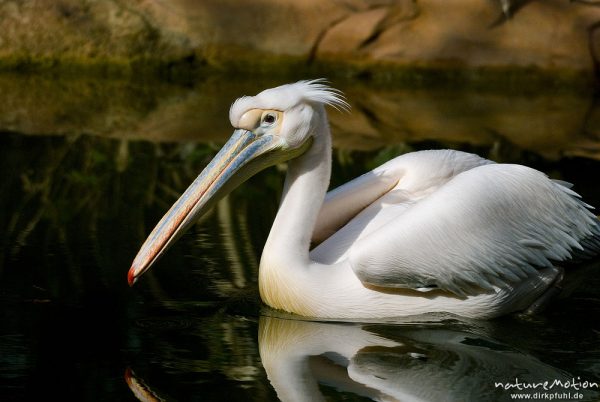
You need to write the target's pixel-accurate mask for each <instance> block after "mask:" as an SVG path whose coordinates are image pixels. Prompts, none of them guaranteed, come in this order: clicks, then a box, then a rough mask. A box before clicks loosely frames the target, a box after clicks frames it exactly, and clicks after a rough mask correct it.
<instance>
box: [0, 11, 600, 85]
mask: <svg viewBox="0 0 600 402" xmlns="http://www.w3.org/2000/svg"><path fill="white" fill-rule="evenodd" d="M599 3H600V2H599ZM599 6H600V4H596V1H595V0H544V1H534V0H532V1H528V0H453V1H447V0H327V1H323V0H244V1H239V0H202V1H199V0H0V65H1V66H4V68H5V69H6V68H8V69H10V68H23V67H28V66H34V67H47V66H56V65H64V64H77V65H84V66H86V65H108V66H117V68H123V67H125V66H126V67H129V68H132V69H135V68H137V67H139V66H141V65H156V64H159V65H160V64H165V63H167V64H168V63H191V64H197V65H208V66H212V67H221V68H227V67H236V68H262V67H265V66H266V67H268V66H269V65H270V64H272V63H274V62H282V61H288V62H300V63H304V64H318V63H327V62H331V61H335V62H336V63H339V64H340V65H346V66H348V65H352V66H355V67H356V66H358V67H360V68H365V66H367V67H368V68H373V67H389V66H392V67H397V66H408V67H425V68H436V69H437V68H448V67H449V68H461V69H464V68H515V67H518V68H535V69H540V70H549V71H558V72H562V73H567V74H575V75H583V76H585V77H586V78H588V79H595V77H596V69H597V65H598V61H599V60H600V30H599V29H598V28H599V27H600V7H599ZM119 66H120V67H119Z"/></svg>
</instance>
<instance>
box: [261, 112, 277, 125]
mask: <svg viewBox="0 0 600 402" xmlns="http://www.w3.org/2000/svg"><path fill="white" fill-rule="evenodd" d="M276 121H277V114H275V113H265V114H264V116H263V117H262V125H263V126H271V125H273V124H274V123H275V122H276Z"/></svg>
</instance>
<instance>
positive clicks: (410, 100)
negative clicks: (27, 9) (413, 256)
mask: <svg viewBox="0 0 600 402" xmlns="http://www.w3.org/2000/svg"><path fill="white" fill-rule="evenodd" d="M271 84H276V83H275V82H272V83H271V82H268V81H266V82H261V81H256V80H255V81H241V82H226V81H222V80H218V79H215V80H206V81H202V82H200V83H194V84H186V85H173V84H167V83H162V82H148V83H140V82H136V83H132V82H125V81H123V82H120V81H108V82H104V81H95V80H66V79H64V78H63V79H48V78H46V79H42V78H39V77H18V78H15V77H11V76H2V77H0V88H2V91H1V92H0V101H2V107H1V110H0V131H1V132H0V177H1V178H2V179H1V180H0V195H1V197H0V230H1V231H0V233H1V234H0V319H1V323H2V324H1V326H0V400H2V401H17V400H33V399H42V398H43V399H58V400H98V401H109V400H110V401H120V400H123V401H134V400H136V395H137V398H139V399H141V400H160V399H164V400H179V401H235V400H251V401H269V400H277V399H278V398H277V395H280V397H282V398H287V399H288V400H306V401H315V400H319V399H320V398H324V399H325V400H332V401H337V400H351V401H352V400H370V399H374V400H385V401H392V400H430V401H446V400H448V401H496V400H511V394H512V393H515V391H516V390H515V389H514V388H513V389H511V390H504V389H501V388H499V387H496V386H495V383H497V382H501V383H504V384H506V383H513V384H516V382H519V383H521V384H525V383H527V384H533V385H536V386H537V387H538V388H537V389H536V390H528V391H526V392H525V391H524V392H525V393H530V394H534V393H535V392H542V393H546V394H553V395H554V400H588V401H591V400H598V399H599V398H600V392H597V391H598V390H593V389H592V390H590V389H589V387H587V388H586V387H585V383H584V382H585V381H588V382H599V383H600V322H599V321H598V317H599V316H600V275H598V272H600V271H598V268H596V269H594V267H591V268H587V270H586V268H581V269H579V270H577V272H576V273H573V274H572V275H569V278H570V281H569V283H568V284H567V288H568V290H569V292H568V294H566V295H565V296H564V297H563V298H562V299H560V300H558V301H556V302H555V303H554V304H553V305H552V306H551V307H550V309H549V310H547V311H546V312H545V313H543V314H540V315H539V316H536V317H533V318H523V317H518V316H511V317H504V318H501V319H497V320H493V321H469V320H462V319H458V318H456V317H450V316H428V317H417V318H411V319H407V320H402V321H396V322H385V323H333V322H310V321H304V320H297V319H292V318H291V317H288V316H281V315H280V314H278V313H276V312H273V311H270V310H269V309H266V308H264V307H263V306H261V304H260V300H259V298H258V292H257V285H256V280H257V269H258V260H259V257H260V253H261V249H262V245H263V243H264V241H265V239H266V236H267V234H268V231H269V228H270V225H271V221H272V219H273V217H274V215H275V212H276V209H277V203H278V199H279V193H280V190H281V186H282V183H283V177H284V173H283V171H282V170H281V169H277V168H272V169H269V170H268V171H265V172H263V173H261V174H259V175H257V176H256V177H254V178H253V179H251V180H250V181H249V182H247V183H246V184H244V185H243V186H242V187H241V188H240V189H239V190H238V191H235V192H234V193H232V194H231V195H230V196H229V197H227V198H225V199H224V200H223V201H221V202H220V203H219V204H218V206H217V207H216V208H214V210H213V211H212V212H211V213H209V214H208V215H207V216H206V217H204V218H203V219H202V221H201V222H200V224H198V225H196V226H194V227H193V228H192V230H191V231H190V232H189V233H188V234H186V235H185V236H184V237H183V238H182V239H181V240H180V241H179V242H178V243H177V244H176V245H175V246H174V247H173V248H172V249H171V251H170V252H169V253H168V254H167V255H165V257H164V258H163V259H162V260H161V261H160V262H159V263H158V264H157V265H156V266H155V267H154V268H153V269H152V270H151V271H150V272H149V273H148V274H146V275H145V276H144V277H143V278H142V280H141V281H140V282H139V283H138V284H137V285H136V286H135V287H134V288H133V289H130V288H129V287H128V286H127V282H126V273H127V270H128V268H129V265H130V263H131V260H132V259H133V257H134V255H135V254H136V252H137V250H138V248H139V246H140V245H141V243H142V242H143V240H144V239H145V237H146V235H147V234H148V232H149V231H150V229H152V227H153V226H154V224H155V223H156V222H157V220H158V219H159V218H160V217H161V216H162V214H163V213H164V212H165V211H166V210H167V208H168V207H169V206H170V205H171V204H172V203H173V201H174V200H175V199H176V198H177V196H178V195H179V194H180V193H181V191H183V190H184V189H185V188H186V187H187V185H188V184H189V183H190V182H191V180H193V178H195V176H196V175H197V174H198V173H199V172H200V170H201V169H202V167H203V166H204V165H205V164H206V163H207V162H208V161H209V160H210V158H211V157H212V156H213V155H214V154H215V153H216V150H217V149H218V145H219V144H221V143H222V142H223V141H224V140H225V139H226V138H227V136H228V134H229V133H230V128H229V127H228V121H227V110H228V107H229V104H230V103H231V101H232V100H233V99H234V98H235V97H237V96H239V95H242V94H252V93H255V92H256V91H257V90H259V89H260V88H262V87H264V86H269V85H271ZM342 89H344V90H345V91H346V92H347V93H348V96H349V101H350V103H351V104H352V106H353V112H352V114H350V115H341V114H332V116H331V120H332V127H333V130H334V137H335V138H334V142H335V145H336V149H335V152H334V159H335V160H334V177H333V179H332V181H333V183H334V184H338V183H341V182H344V181H346V180H348V179H349V178H351V177H354V176H356V175H358V174H360V173H362V172H364V171H366V170H368V169H370V168H372V167H374V166H376V165H377V164H379V163H381V162H383V161H385V160H387V159H389V158H391V157H393V156H395V155H396V154H399V153H402V152H407V151H410V150H413V149H423V148H439V147H453V148H457V149H463V150H468V151H474V152H478V153H480V154H481V155H483V156H487V157H490V158H492V159H494V160H497V161H506V162H519V163H526V164H528V165H531V166H534V167H536V168H538V169H540V170H543V171H544V172H546V173H548V174H549V175H550V176H552V177H553V178H559V179H563V180H567V181H570V182H573V183H575V189H576V190H577V191H578V192H580V193H581V194H582V195H583V196H584V198H585V199H586V200H587V202H588V203H590V204H593V205H597V206H600V187H599V186H598V176H599V173H600V124H599V123H600V114H599V112H598V110H597V107H596V104H597V103H596V101H595V100H594V98H593V97H592V96H591V95H589V94H581V93H578V92H576V91H551V90H542V91H539V92H531V91H530V90H528V91H527V92H523V91H518V90H514V89H513V90H511V91H508V92H507V93H497V92H491V91H478V90H467V89H465V90H457V89H456V88H454V89H445V90H439V89H438V90H428V89H423V88H418V89H415V88H412V89H407V88H379V89H377V90H369V89H368V88H367V87H366V86H365V85H360V84H356V85H348V86H347V87H342ZM584 92H585V91H584ZM267 375H268V376H269V377H267ZM555 380H559V381H562V382H563V386H559V385H554V386H553V387H552V386H551V383H552V382H553V381H555ZM545 381H548V383H549V384H548V385H547V387H551V389H549V390H547V391H544V390H543V389H541V387H542V386H543V383H544V382H545ZM565 384H566V385H565ZM515 386H516V385H515ZM555 393H556V394H555ZM569 393H570V395H568V394H569ZM576 394H577V395H576ZM579 394H581V396H582V398H578V395H579ZM538 396H539V395H538ZM567 397H570V399H567ZM411 398H412V399H411ZM541 398H543V396H541ZM546 398H547V397H546Z"/></svg>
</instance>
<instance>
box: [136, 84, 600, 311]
mask: <svg viewBox="0 0 600 402" xmlns="http://www.w3.org/2000/svg"><path fill="white" fill-rule="evenodd" d="M326 106H331V107H334V108H338V109H346V110H349V105H348V103H347V102H346V101H345V99H344V97H343V95H342V93H341V92H340V91H338V90H335V89H333V88H331V87H329V86H328V85H327V84H326V82H325V81H324V80H311V81H299V82H296V83H291V84H287V85H282V86H279V87H276V88H271V89H266V90H264V91H262V92H260V93H259V94H258V95H256V96H244V97H241V98H239V99H237V100H236V101H235V102H234V103H233V104H232V106H231V108H230V111H229V119H230V121H231V124H232V126H233V127H234V128H235V130H234V132H233V135H232V137H231V138H230V139H229V141H228V142H227V143H226V144H225V145H224V146H223V148H222V149H221V150H220V151H219V152H218V153H217V155H216V156H215V158H214V159H213V160H212V161H211V162H210V163H209V164H208V166H207V167H206V168H205V169H204V170H203V171H202V173H201V174H200V175H199V176H198V178H196V180H194V182H193V183H192V184H191V185H190V187H189V188H188V189H187V190H186V191H185V192H184V193H183V195H182V196H181V197H180V198H179V200H177V201H176V202H175V204H174V205H173V206H172V207H171V209H170V210H169V211H168V212H167V213H166V214H165V216H164V217H163V218H162V219H161V220H160V222H159V223H158V224H157V226H156V227H155V228H154V230H153V231H152V232H151V234H150V235H149V237H148V238H147V239H146V241H145V242H144V244H143V245H142V247H141V249H140V251H139V252H138V254H137V256H136V257H135V259H134V261H133V263H132V266H131V269H130V270H129V273H128V281H129V284H130V285H133V284H134V283H135V282H136V281H137V280H138V278H139V277H140V275H142V274H143V273H144V272H145V271H146V270H148V268H150V266H151V265H152V264H154V263H155V262H156V260H157V259H158V258H159V257H160V256H161V255H162V254H163V253H164V252H165V250H167V249H168V248H169V246H171V245H172V244H173V243H174V242H175V241H176V239H177V238H178V237H179V236H181V234H182V233H183V232H184V231H185V230H187V229H188V228H189V227H190V225H192V224H193V223H194V222H195V221H196V220H197V219H198V217H199V216H200V215H202V214H203V213H205V212H206V211H207V210H208V209H210V208H211V207H212V206H213V205H214V204H215V203H216V202H217V201H218V200H219V199H220V198H221V197H223V196H224V195H225V194H227V193H228V192H230V191H231V190H232V189H233V188H234V187H236V186H237V185H239V184H240V183H242V182H243V181H244V180H246V179H248V178H249V177H250V176H252V175H253V174H255V173H256V172H258V171H260V170H262V169H264V168H266V167H268V166H271V165H274V164H277V163H282V162H284V161H287V162H288V169H287V176H286V179H285V184H284V188H283V194H282V198H281V202H280V206H279V210H278V212H277V215H276V217H275V220H274V223H273V226H272V228H271V231H270V234H269V236H268V239H267V241H266V244H265V246H264V250H263V254H262V257H261V260H260V265H259V278H258V282H259V291H260V296H261V298H262V300H263V301H264V303H265V304H267V305H268V306H270V307H272V308H274V309H278V310H283V311H286V312H289V313H294V314H299V315H302V316H307V317H315V318H332V319H378V318H385V317H400V316H408V315H415V314H426V313H430V312H447V313H452V314H457V315H461V316H465V317H472V318H492V317H496V316H499V315H502V314H507V313H511V312H515V311H522V310H527V309H530V308H531V307H532V306H537V305H539V304H540V301H544V300H546V299H548V295H550V294H553V293H555V291H556V288H557V286H558V284H559V282H560V280H561V278H562V272H563V268H562V266H563V264H562V263H563V262H566V261H569V260H573V259H582V258H590V257H593V256H595V255H597V254H598V252H599V251H600V226H599V221H598V219H597V218H596V216H595V215H594V214H592V213H591V212H590V210H589V209H590V208H591V207H590V206H589V205H587V204H585V203H584V202H583V201H581V200H580V198H579V196H578V195H577V194H576V193H575V192H574V191H572V190H571V189H570V185H569V184H568V183H566V182H561V181H556V180H551V179H549V178H548V177H547V176H546V175H545V174H543V173H542V172H539V171H537V170H534V169H531V168H528V167H525V166H522V165H515V164H499V163H494V162H492V161H490V160H486V159H484V158H481V157H479V156H477V155H473V154H469V153H464V152H458V151H452V150H428V151H420V152H413V153H408V154H404V155H401V156H399V157H397V158H395V159H392V160H390V161H389V162H387V163H385V164H383V165H382V166H380V167H378V168H376V169H374V170H373V171H371V172H368V173H366V174H364V175H362V176H360V177H358V178H356V179H354V180H352V181H350V182H348V183H346V184H344V185H342V186H341V187H338V188H336V189H334V190H332V191H330V192H329V193H327V188H328V186H329V180H330V174H331V133H330V129H329V124H328V119H327V113H326V110H325V107H326ZM255 208H260V205H255ZM311 244H312V245H313V248H312V249H311ZM557 264H560V265H557Z"/></svg>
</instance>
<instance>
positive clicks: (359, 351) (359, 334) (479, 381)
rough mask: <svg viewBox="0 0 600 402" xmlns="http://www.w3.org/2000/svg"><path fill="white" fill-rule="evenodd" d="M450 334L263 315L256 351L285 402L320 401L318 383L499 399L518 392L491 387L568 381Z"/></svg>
mask: <svg viewBox="0 0 600 402" xmlns="http://www.w3.org/2000/svg"><path fill="white" fill-rule="evenodd" d="M447 328H448V327H447V326H445V327H444V328H431V326H429V327H427V326H425V327H423V326H421V327H419V326H414V325H411V326H400V325H377V324H373V325H371V324H352V323H344V324H340V323H330V322H311V321H298V320H292V319H282V318H275V317H268V316H263V317H261V318H260V323H259V349H260V356H261V360H262V364H263V366H264V368H265V370H266V372H267V376H268V378H269V380H270V382H271V384H272V385H273V387H274V388H275V391H276V392H277V395H278V397H279V398H280V399H281V400H282V401H321V400H325V398H324V396H323V394H322V392H321V388H320V386H322V385H324V386H329V387H333V388H335V389H336V390H338V391H343V392H350V393H354V394H356V395H360V396H363V397H367V398H371V399H373V400H376V401H499V400H511V394H513V393H515V391H514V390H506V389H504V388H502V387H501V386H497V385H496V383H503V384H506V383H514V382H515V380H516V379H518V381H519V382H520V383H528V384H537V383H540V382H543V381H550V382H552V381H554V380H560V381H568V380H571V379H572V376H570V375H569V374H568V373H566V372H564V371H562V370H560V369H558V368H556V367H553V366H550V365H548V364H545V363H543V362H541V361H540V360H538V359H537V358H535V357H533V356H531V355H528V354H526V353H523V352H520V351H518V350H516V349H514V348H512V347H510V346H507V345H505V344H503V343H501V342H498V341H496V340H494V339H491V338H489V337H487V336H486V335H479V334H477V333H474V331H473V332H472V331H470V330H462V329H459V330H453V329H447ZM540 390H541V389H540V388H537V389H535V390H531V389H530V390H524V391H519V392H521V393H535V392H540ZM541 391H542V392H544V391H543V390H541ZM555 391H558V392H561V391H563V390H562V389H555V390H552V391H551V392H555ZM548 392H550V391H548ZM588 397H589V395H588Z"/></svg>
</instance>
